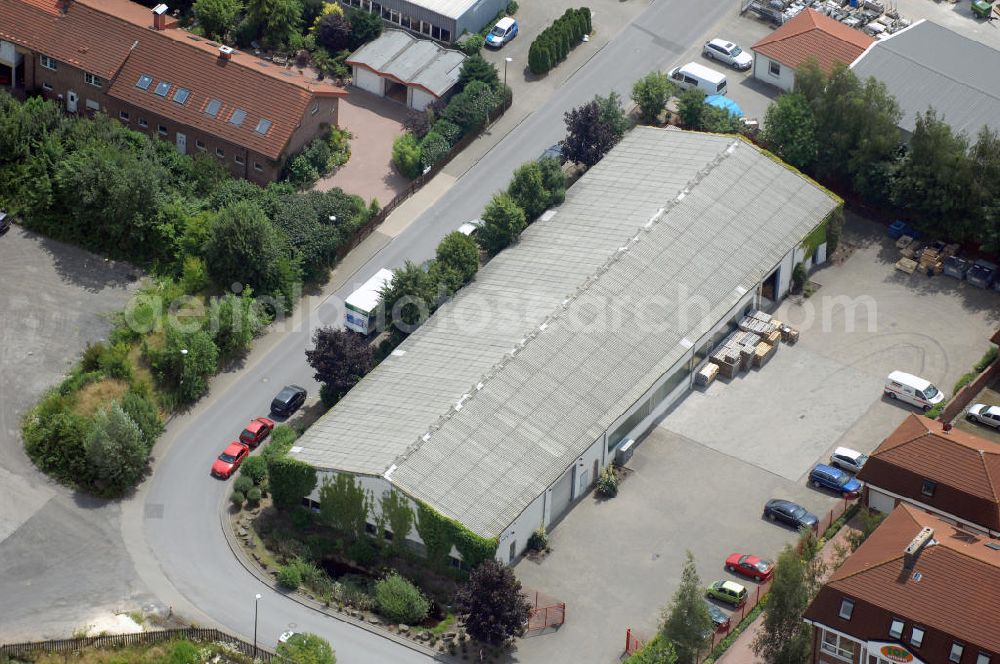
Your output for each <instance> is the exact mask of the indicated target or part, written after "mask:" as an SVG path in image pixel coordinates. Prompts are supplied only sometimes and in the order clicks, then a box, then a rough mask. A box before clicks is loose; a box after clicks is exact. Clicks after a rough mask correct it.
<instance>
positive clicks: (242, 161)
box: [233, 154, 246, 166]
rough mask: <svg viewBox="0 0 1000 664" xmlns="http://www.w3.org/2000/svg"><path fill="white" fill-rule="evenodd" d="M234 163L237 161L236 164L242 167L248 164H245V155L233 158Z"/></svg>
mask: <svg viewBox="0 0 1000 664" xmlns="http://www.w3.org/2000/svg"><path fill="white" fill-rule="evenodd" d="M233 161H235V162H236V163H237V164H239V165H240V166H242V165H243V164H245V163H246V162H245V161H244V160H243V155H239V154H238V155H236V156H235V157H233Z"/></svg>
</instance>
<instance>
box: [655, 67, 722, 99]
mask: <svg viewBox="0 0 1000 664" xmlns="http://www.w3.org/2000/svg"><path fill="white" fill-rule="evenodd" d="M667 75H668V76H669V77H670V80H672V81H673V82H674V83H676V84H677V85H678V86H680V88H681V89H682V90H690V89H691V88H698V89H699V90H701V91H702V92H704V93H705V94H706V95H724V94H726V92H727V87H726V75H725V74H720V73H719V72H717V71H715V70H714V69H709V68H708V67H706V66H705V65H700V64H698V63H697V62H689V63H687V64H686V65H682V66H680V67H674V68H673V69H671V70H670V73H669V74H667Z"/></svg>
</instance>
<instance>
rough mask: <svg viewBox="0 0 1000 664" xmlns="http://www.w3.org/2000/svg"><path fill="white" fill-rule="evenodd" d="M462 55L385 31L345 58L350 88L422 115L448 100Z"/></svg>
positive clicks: (428, 42) (408, 36) (435, 44)
mask: <svg viewBox="0 0 1000 664" xmlns="http://www.w3.org/2000/svg"><path fill="white" fill-rule="evenodd" d="M465 57H466V56H465V54H464V53H461V52H460V51H455V50H452V49H448V48H445V47H443V46H441V45H440V44H438V43H437V42H434V41H431V40H429V39H417V38H416V37H414V36H413V35H411V34H409V33H407V32H403V31H402V30H386V31H385V32H384V33H382V36H381V37H379V38H378V39H376V40H374V41H371V42H368V43H367V44H365V45H364V46H362V47H361V48H359V49H358V50H357V51H355V52H354V53H352V54H351V56H350V57H349V58H347V64H348V65H350V66H351V68H352V69H353V76H354V85H355V86H357V87H359V88H361V89H362V90H367V91H368V92H371V93H372V94H376V95H378V96H380V97H388V98H390V99H394V100H396V101H398V102H400V103H403V104H406V105H407V106H408V107H410V108H412V109H414V110H416V111H422V110H424V109H425V108H426V107H427V106H428V105H429V104H432V103H433V102H435V101H437V100H438V99H444V98H447V97H448V96H449V94H450V93H451V91H452V89H453V88H454V87H455V84H456V83H458V74H459V72H460V71H461V70H462V63H464V62H465Z"/></svg>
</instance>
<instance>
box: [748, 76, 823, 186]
mask: <svg viewBox="0 0 1000 664" xmlns="http://www.w3.org/2000/svg"><path fill="white" fill-rule="evenodd" d="M761 138H762V140H763V142H764V145H766V146H767V149H768V150H770V151H771V152H773V153H774V154H776V155H778V156H779V157H781V158H782V159H784V160H785V161H787V162H788V163H789V164H791V165H792V166H795V167H796V168H800V169H802V170H806V171H807V170H809V169H810V168H811V167H812V165H813V164H814V163H815V162H816V153H817V151H818V150H819V141H818V139H817V136H816V120H815V118H814V117H813V111H812V107H811V106H810V105H809V100H808V99H807V98H806V96H805V95H804V94H803V93H801V92H797V91H796V92H789V93H787V94H783V95H781V96H780V97H778V99H777V100H775V101H774V102H773V103H772V104H771V105H770V106H768V107H767V115H766V116H765V120H764V132H763V134H762V137H761Z"/></svg>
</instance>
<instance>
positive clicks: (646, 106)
mask: <svg viewBox="0 0 1000 664" xmlns="http://www.w3.org/2000/svg"><path fill="white" fill-rule="evenodd" d="M676 90H677V86H675V85H674V84H673V82H672V81H671V80H670V77H668V76H667V75H666V74H664V73H663V72H661V71H651V72H649V73H648V74H646V75H645V76H644V77H643V78H640V79H639V80H638V81H636V82H635V83H634V84H632V101H634V102H635V103H636V104H638V105H639V114H640V117H641V118H642V121H643V122H645V123H646V124H653V123H655V122H657V121H658V120H659V117H660V113H662V112H663V109H665V108H666V107H667V100H668V99H670V97H671V95H673V94H674V92H676Z"/></svg>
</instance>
